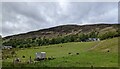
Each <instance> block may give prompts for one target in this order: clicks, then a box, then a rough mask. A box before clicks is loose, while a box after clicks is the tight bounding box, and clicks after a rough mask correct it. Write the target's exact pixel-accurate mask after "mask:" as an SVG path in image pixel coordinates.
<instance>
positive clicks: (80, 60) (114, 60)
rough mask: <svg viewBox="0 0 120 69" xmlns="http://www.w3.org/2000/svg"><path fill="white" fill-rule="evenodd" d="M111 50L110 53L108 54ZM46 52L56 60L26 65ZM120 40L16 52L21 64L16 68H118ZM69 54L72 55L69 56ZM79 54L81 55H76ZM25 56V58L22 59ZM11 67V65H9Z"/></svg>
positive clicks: (60, 45)
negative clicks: (39, 53) (37, 53)
mask: <svg viewBox="0 0 120 69" xmlns="http://www.w3.org/2000/svg"><path fill="white" fill-rule="evenodd" d="M108 50H109V52H108ZM42 51H44V52H46V53H47V57H51V56H53V57H55V58H56V59H54V60H46V61H41V62H37V63H36V64H34V63H32V64H26V63H25V62H27V61H28V60H29V57H30V56H31V57H32V60H33V59H34V58H35V53H36V52H42ZM117 52H118V38H113V39H107V40H103V41H100V42H99V41H98V42H71V43H64V44H55V45H48V46H41V47H35V48H26V49H19V50H18V51H16V53H17V57H19V58H20V59H21V61H22V62H21V63H23V64H20V65H19V64H16V66H24V67H30V66H31V67H34V66H37V67H91V66H94V67H117V66H118V53H117ZM68 53H71V55H70V54H68ZM76 53H79V55H76ZM22 56H25V58H22ZM12 60H13V59H12V58H10V59H6V60H4V61H3V66H7V63H9V62H10V63H11V62H12ZM8 65H9V64H8Z"/></svg>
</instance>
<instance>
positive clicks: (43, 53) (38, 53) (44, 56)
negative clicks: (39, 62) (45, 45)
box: [36, 52, 46, 59]
mask: <svg viewBox="0 0 120 69" xmlns="http://www.w3.org/2000/svg"><path fill="white" fill-rule="evenodd" d="M36 58H40V59H41V58H42V59H44V58H46V52H37V53H36Z"/></svg>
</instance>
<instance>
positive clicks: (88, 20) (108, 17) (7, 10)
mask: <svg viewBox="0 0 120 69" xmlns="http://www.w3.org/2000/svg"><path fill="white" fill-rule="evenodd" d="M0 5H1V3H0ZM0 12H2V19H1V18H0V20H2V26H1V25H0V28H2V33H0V34H1V35H2V36H8V35H13V34H19V33H25V32H29V31H34V30H39V29H43V28H49V27H53V26H58V25H66V24H77V25H85V24H98V23H110V24H111V23H118V3H117V2H63V1H60V2H6V3H2V11H0Z"/></svg>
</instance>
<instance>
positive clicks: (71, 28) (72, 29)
mask: <svg viewBox="0 0 120 69" xmlns="http://www.w3.org/2000/svg"><path fill="white" fill-rule="evenodd" d="M118 27H120V24H94V25H81V26H80V25H62V26H57V27H52V28H47V29H41V30H37V31H31V32H27V33H22V34H16V35H11V36H6V37H4V38H3V39H16V38H17V39H25V38H37V37H46V38H53V37H57V36H65V35H70V34H78V33H89V32H91V31H99V32H100V34H103V33H105V32H106V31H116V30H117V28H118Z"/></svg>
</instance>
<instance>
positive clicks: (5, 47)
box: [3, 46, 12, 49]
mask: <svg viewBox="0 0 120 69" xmlns="http://www.w3.org/2000/svg"><path fill="white" fill-rule="evenodd" d="M3 49H12V46H3Z"/></svg>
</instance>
